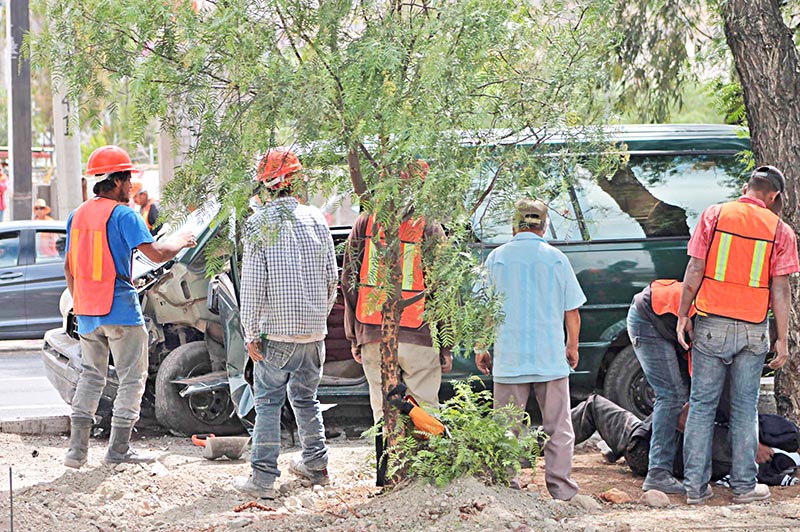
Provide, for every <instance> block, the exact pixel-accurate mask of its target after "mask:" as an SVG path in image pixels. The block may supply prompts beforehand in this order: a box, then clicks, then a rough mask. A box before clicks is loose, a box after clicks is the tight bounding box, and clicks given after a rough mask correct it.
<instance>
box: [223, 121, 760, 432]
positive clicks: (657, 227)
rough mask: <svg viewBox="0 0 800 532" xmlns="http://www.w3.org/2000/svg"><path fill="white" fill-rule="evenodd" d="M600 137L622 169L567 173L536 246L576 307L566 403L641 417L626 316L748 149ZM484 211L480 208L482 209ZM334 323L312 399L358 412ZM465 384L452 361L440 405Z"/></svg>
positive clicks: (619, 130) (488, 227)
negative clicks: (603, 404)
mask: <svg viewBox="0 0 800 532" xmlns="http://www.w3.org/2000/svg"><path fill="white" fill-rule="evenodd" d="M606 133H607V134H608V138H609V139H610V140H612V141H613V142H614V143H615V144H616V145H618V146H619V147H620V153H621V154H622V155H624V157H623V160H624V161H626V162H625V163H623V164H622V165H620V166H619V167H617V169H616V171H615V172H614V173H613V175H611V176H610V177H607V178H605V177H604V178H599V179H598V178H596V177H595V176H593V175H592V174H591V172H590V171H589V170H587V169H585V168H582V167H581V166H580V164H577V165H576V166H575V168H574V170H573V172H574V173H573V175H572V179H570V180H569V182H570V183H571V184H570V185H569V186H566V187H564V186H558V187H553V190H554V193H553V195H552V197H549V198H547V201H548V204H549V205H550V208H551V212H550V218H551V223H550V228H549V233H548V235H547V238H548V239H549V240H550V241H551V242H552V243H553V244H554V245H555V246H557V247H558V248H559V249H561V250H562V251H563V252H564V253H565V254H566V255H567V257H568V258H569V260H570V262H571V264H572V267H573V269H574V270H575V273H576V275H577V277H578V280H579V282H580V284H581V286H582V288H583V291H584V292H585V294H586V297H587V302H586V305H585V306H584V307H583V308H582V309H581V318H582V325H581V334H580V363H579V365H578V367H577V368H576V369H575V371H574V372H573V373H572V376H571V379H570V382H571V390H572V396H573V399H575V400H582V399H583V398H585V397H586V396H587V395H588V394H589V393H591V392H593V391H600V392H601V393H603V395H605V396H607V397H608V398H610V399H612V400H613V401H615V402H616V403H618V404H619V405H620V406H623V407H625V408H627V409H629V410H631V411H632V412H634V413H636V414H637V415H639V416H640V417H644V416H646V415H647V414H649V413H650V411H651V410H652V407H653V400H654V395H653V392H652V390H651V389H650V387H649V385H648V384H647V381H646V380H645V378H644V374H643V372H642V370H641V367H640V366H639V363H638V361H637V360H636V357H635V355H634V352H633V349H632V347H631V342H630V339H629V338H628V333H627V328H626V323H625V320H626V316H627V312H628V307H629V306H630V303H631V300H632V298H633V296H634V294H636V293H637V292H639V291H640V290H642V289H643V288H644V287H645V286H646V285H647V284H649V283H650V282H651V281H652V280H654V279H658V278H666V279H682V278H683V272H684V269H685V267H686V263H687V256H686V245H687V242H688V240H689V236H690V234H691V230H692V229H693V228H694V227H695V225H696V224H697V221H698V218H699V216H700V214H701V213H702V211H703V209H705V208H706V207H707V206H709V205H711V204H713V203H718V202H721V201H726V200H729V199H732V198H735V197H737V196H738V194H739V192H740V190H741V185H742V183H743V182H744V180H745V175H746V164H745V163H744V162H743V161H742V159H741V155H742V152H744V151H745V150H748V149H749V146H750V145H749V140H748V138H747V137H746V136H744V135H743V134H742V133H741V128H736V127H732V126H721V125H720V126H717V125H639V126H619V127H612V128H608V129H607V131H606ZM560 145H562V144H561V141H560V139H558V138H553V139H552V140H551V141H550V143H549V144H545V145H544V148H542V147H541V146H540V147H539V148H538V149H539V151H541V152H542V154H543V156H547V152H548V149H547V146H550V147H551V150H555V149H556V147H557V146H560ZM525 146H526V145H525V144H524V143H518V144H516V145H515V147H517V148H525ZM492 201H493V199H492V197H491V196H490V197H487V198H486V200H485V202H486V206H485V210H489V205H490V204H491V202H492ZM473 231H474V233H475V237H476V238H475V243H474V249H475V251H476V253H480V254H481V255H482V256H486V255H487V254H488V253H489V252H490V251H491V250H492V249H494V248H495V247H497V246H499V245H501V244H502V243H503V242H506V241H508V239H510V238H511V226H510V222H509V221H508V220H500V219H497V217H493V216H491V215H488V216H487V215H486V212H483V211H482V210H481V209H479V210H478V212H477V213H476V218H475V219H474V220H473ZM333 234H334V238H335V240H337V241H341V240H343V239H344V238H346V234H347V229H346V228H333ZM237 284H238V283H237V282H236V280H235V279H234V278H231V276H229V275H227V274H223V275H221V276H218V277H217V278H216V279H215V280H214V282H213V286H214V288H213V289H214V291H215V295H214V297H215V301H214V304H213V307H214V308H215V310H216V311H218V312H219V314H220V318H221V320H222V325H223V330H224V332H225V340H226V348H227V350H228V374H229V384H230V389H231V395H232V398H233V401H234V403H236V405H237V411H238V413H239V415H240V417H241V418H243V419H245V418H246V417H247V414H248V413H250V412H251V409H252V406H253V404H252V394H251V390H250V387H249V386H248V384H247V380H248V379H247V373H248V372H247V365H248V358H247V355H246V353H245V350H244V347H243V343H242V338H241V332H240V330H239V315H238V314H239V312H238V304H237V297H236V295H237V286H236V285H237ZM341 313H342V308H341V307H340V306H338V305H337V307H336V308H335V309H334V311H333V313H332V314H331V318H330V320H329V330H330V333H329V334H330V336H329V339H328V340H327V354H328V356H327V361H326V363H325V368H324V375H325V376H324V378H323V381H322V383H321V385H320V388H319V397H320V401H322V402H323V403H336V404H350V405H357V404H366V403H368V389H367V384H366V382H365V379H364V377H363V373H362V372H361V369H360V367H359V366H358V364H356V363H355V362H354V361H353V360H352V358H351V356H350V350H349V344H348V343H347V341H346V340H344V339H343V337H342V334H341V327H342V326H341V323H342V317H341ZM477 374H478V371H477V369H476V368H475V364H474V361H473V359H472V357H467V358H463V357H456V359H455V361H454V366H453V371H452V372H451V373H449V374H447V375H446V376H445V377H444V380H445V382H444V383H443V386H442V391H441V394H442V396H443V397H444V396H447V395H449V394H450V385H449V383H450V382H451V381H452V380H455V379H464V378H466V377H468V376H470V375H477ZM251 415H252V414H251Z"/></svg>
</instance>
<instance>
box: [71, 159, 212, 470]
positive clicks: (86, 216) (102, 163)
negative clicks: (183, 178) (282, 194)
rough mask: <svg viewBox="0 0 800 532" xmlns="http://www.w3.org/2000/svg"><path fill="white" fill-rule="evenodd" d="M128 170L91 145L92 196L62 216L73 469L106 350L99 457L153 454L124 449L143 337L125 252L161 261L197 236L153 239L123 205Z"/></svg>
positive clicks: (82, 458) (82, 459) (146, 458)
mask: <svg viewBox="0 0 800 532" xmlns="http://www.w3.org/2000/svg"><path fill="white" fill-rule="evenodd" d="M133 170H134V168H133V165H132V164H131V159H130V157H129V156H128V153H127V152H126V151H125V150H123V149H122V148H120V147H118V146H103V147H101V148H97V149H96V150H95V151H94V152H92V154H91V155H90V156H89V161H88V162H87V163H86V173H87V174H88V175H90V176H95V177H97V179H98V180H97V182H96V183H95V184H94V188H93V192H94V194H95V196H94V197H93V198H91V199H89V200H88V201H85V202H84V203H83V204H81V206H80V207H78V208H77V209H76V210H75V211H74V212H73V213H72V214H70V216H69V219H68V220H67V257H66V260H65V261H64V274H65V276H66V278H67V287H68V288H69V291H70V294H72V304H73V311H74V312H75V315H76V316H77V318H78V334H79V335H80V347H81V351H80V353H81V364H82V370H81V373H80V377H79V378H78V385H77V388H76V390H75V396H74V397H73V399H72V416H71V418H70V419H71V431H70V440H69V450H68V451H67V455H66V458H65V459H64V465H65V466H67V467H73V468H80V467H81V466H82V465H84V464H85V463H86V460H87V457H88V451H89V433H90V432H91V428H92V424H93V422H94V415H95V412H96V410H97V406H98V404H99V402H100V395H101V393H102V391H103V388H104V387H105V385H106V377H107V374H108V364H109V352H110V354H111V357H112V358H113V360H114V370H115V371H116V374H117V376H118V378H119V385H118V386H117V394H116V397H115V398H114V409H113V414H112V417H111V437H110V439H109V442H108V451H107V452H106V455H105V462H106V463H112V464H116V463H122V462H129V463H141V462H152V461H154V460H155V458H156V457H155V456H154V455H151V454H146V453H144V454H139V453H136V452H135V451H134V450H133V449H132V448H131V446H130V438H131V432H132V431H133V427H134V425H135V424H136V421H137V420H138V419H139V410H140V406H141V401H142V394H143V393H144V389H145V381H146V379H147V366H148V356H147V352H148V351H147V349H148V335H147V330H146V329H145V326H144V317H143V316H142V309H141V306H140V304H139V295H138V294H137V293H136V289H135V288H134V287H133V284H132V280H131V255H132V253H133V250H134V249H138V250H139V251H141V252H142V253H144V255H145V256H146V257H147V258H149V259H150V260H152V261H154V262H165V261H167V260H169V259H171V258H172V257H174V256H175V255H176V254H177V253H178V251H180V250H181V249H183V248H185V247H194V246H195V245H196V244H197V241H196V240H195V238H194V236H193V235H191V234H189V233H182V234H180V235H177V237H176V238H175V240H174V241H170V242H153V237H152V236H151V235H150V233H149V232H148V231H147V228H146V227H145V226H144V222H143V221H142V219H141V217H139V216H138V215H137V214H136V213H135V212H134V211H133V210H131V209H130V208H129V207H128V206H127V205H126V203H127V202H128V199H129V194H130V186H131V185H130V179H131V171H133Z"/></svg>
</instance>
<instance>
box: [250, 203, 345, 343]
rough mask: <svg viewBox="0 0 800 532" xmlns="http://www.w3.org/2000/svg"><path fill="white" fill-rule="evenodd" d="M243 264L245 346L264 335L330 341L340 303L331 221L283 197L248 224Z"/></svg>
mask: <svg viewBox="0 0 800 532" xmlns="http://www.w3.org/2000/svg"><path fill="white" fill-rule="evenodd" d="M246 235H247V237H246V240H245V245H244V257H243V259H242V290H241V301H242V327H243V329H244V335H245V341H246V342H252V341H254V340H257V339H258V338H259V337H260V336H261V335H266V337H267V338H270V337H272V338H273V339H281V340H284V341H285V339H287V338H297V339H302V338H313V339H319V338H320V337H324V336H325V335H326V334H327V332H328V329H327V325H326V320H327V318H328V314H329V313H330V311H331V307H332V306H333V303H334V300H335V298H336V286H337V281H338V274H337V267H336V252H335V250H334V247H333V238H332V237H331V232H330V230H329V229H328V225H327V224H326V223H325V218H324V216H323V215H322V212H320V210H319V209H317V208H316V207H311V206H307V205H301V204H300V203H299V202H298V201H297V200H296V199H295V198H290V197H283V198H277V199H275V200H273V201H271V202H270V203H268V204H267V205H265V206H264V207H261V208H259V209H258V211H257V212H256V213H255V214H253V215H252V216H251V217H250V219H249V220H248V221H247V226H246Z"/></svg>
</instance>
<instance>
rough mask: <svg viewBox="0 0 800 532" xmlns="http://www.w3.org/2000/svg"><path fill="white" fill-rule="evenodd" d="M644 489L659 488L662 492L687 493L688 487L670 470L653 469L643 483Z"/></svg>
mask: <svg viewBox="0 0 800 532" xmlns="http://www.w3.org/2000/svg"><path fill="white" fill-rule="evenodd" d="M642 490H643V491H650V490H658V491H660V492H662V493H681V494H683V493H686V488H684V487H683V484H682V483H681V482H680V481H679V480H678V479H676V478H675V477H674V476H672V474H671V473H670V472H669V471H665V470H663V469H651V470H650V471H648V472H647V476H646V477H645V479H644V483H642Z"/></svg>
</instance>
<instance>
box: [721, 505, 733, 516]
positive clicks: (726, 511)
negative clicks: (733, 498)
mask: <svg viewBox="0 0 800 532" xmlns="http://www.w3.org/2000/svg"><path fill="white" fill-rule="evenodd" d="M719 515H721V516H722V517H724V518H726V519H730V518H732V517H733V510H731V509H730V508H728V507H727V506H723V507H722V508H720V509H719Z"/></svg>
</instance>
